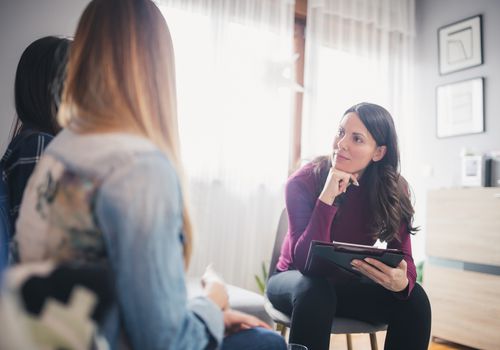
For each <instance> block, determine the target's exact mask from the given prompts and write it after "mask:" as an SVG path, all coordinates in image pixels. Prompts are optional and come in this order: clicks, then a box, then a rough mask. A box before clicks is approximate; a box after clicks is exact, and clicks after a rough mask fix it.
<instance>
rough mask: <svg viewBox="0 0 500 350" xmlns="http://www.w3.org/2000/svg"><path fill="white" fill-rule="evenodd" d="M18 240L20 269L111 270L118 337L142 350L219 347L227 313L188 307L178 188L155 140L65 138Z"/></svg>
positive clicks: (23, 212)
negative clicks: (122, 334) (68, 264)
mask: <svg viewBox="0 0 500 350" xmlns="http://www.w3.org/2000/svg"><path fill="white" fill-rule="evenodd" d="M16 232H17V233H16V240H17V245H18V250H19V252H18V253H19V258H20V260H21V262H25V261H26V262H27V261H41V260H47V259H51V260H55V261H56V262H64V261H72V262H78V261H81V262H101V261H105V262H109V263H110V265H111V268H112V270H113V272H114V275H115V283H116V292H117V298H118V305H119V314H120V319H116V324H115V329H117V328H118V323H119V322H121V323H122V324H123V325H124V326H125V330H126V333H127V336H128V338H129V339H130V342H131V345H133V347H134V348H136V349H139V348H140V349H176V350H177V349H179V350H180V349H204V348H207V347H212V346H213V347H217V346H218V345H219V344H220V343H221V341H222V336H223V332H224V325H223V319H222V313H221V311H220V309H219V308H218V307H217V306H216V305H215V304H214V303H213V302H212V301H210V300H209V299H207V298H205V297H199V298H196V299H193V300H190V301H188V300H187V297H186V287H185V276H184V262H183V257H182V239H183V232H182V198H181V192H180V186H179V179H178V177H177V175H176V172H175V170H174V167H173V166H172V164H171V162H170V161H169V160H168V158H167V157H166V156H165V155H164V154H163V153H161V152H160V151H159V150H158V149H157V148H156V147H155V146H154V145H153V144H152V143H151V142H149V141H148V140H146V139H144V138H141V137H138V136H133V135H129V134H122V133H107V134H89V135H79V134H75V133H73V132H71V131H69V130H64V131H62V132H61V133H60V134H59V135H58V136H57V137H56V138H55V139H54V140H53V141H52V143H51V144H50V145H49V147H48V148H47V149H46V152H45V154H44V156H43V157H42V159H41V160H40V162H39V164H38V165H37V167H36V169H35V172H34V174H33V176H32V177H31V178H30V180H29V182H28V185H27V188H26V191H25V194H24V197H23V202H22V205H21V209H20V213H19V219H18V221H17V223H16ZM107 337H108V340H109V341H110V344H112V347H113V344H115V339H110V337H111V336H110V335H109V334H107Z"/></svg>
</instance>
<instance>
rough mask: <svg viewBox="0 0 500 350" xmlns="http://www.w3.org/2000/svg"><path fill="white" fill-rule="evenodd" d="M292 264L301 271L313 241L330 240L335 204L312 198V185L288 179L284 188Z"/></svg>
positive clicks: (300, 180) (313, 196) (295, 178)
mask: <svg viewBox="0 0 500 350" xmlns="http://www.w3.org/2000/svg"><path fill="white" fill-rule="evenodd" d="M285 199H286V207H287V211H288V223H289V226H288V230H289V234H290V243H291V248H290V249H291V256H292V259H293V265H294V266H295V268H297V269H299V270H300V271H304V268H305V264H306V260H307V254H308V252H309V247H310V244H311V241H312V240H318V241H323V242H328V241H330V229H331V225H332V222H333V218H334V217H335V214H336V212H337V207H336V206H334V205H328V204H326V203H324V202H322V201H321V200H319V199H317V198H316V197H315V193H314V191H313V189H312V184H309V183H305V182H304V181H303V180H302V179H301V178H300V177H293V178H291V179H290V180H289V181H288V183H287V185H286V191H285Z"/></svg>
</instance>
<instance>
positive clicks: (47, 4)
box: [0, 0, 89, 154]
mask: <svg viewBox="0 0 500 350" xmlns="http://www.w3.org/2000/svg"><path fill="white" fill-rule="evenodd" d="M88 2H89V0H0V48H1V49H0V153H1V154H3V152H4V150H5V148H6V147H7V144H8V136H9V133H10V128H11V125H12V122H13V120H14V118H15V109H14V77H15V73H16V67H17V63H18V61H19V58H20V57H21V54H22V52H23V50H24V49H25V48H26V46H28V45H29V44H30V43H31V42H32V41H34V40H35V39H38V38H41V37H43V36H46V35H62V36H73V34H74V31H75V29H76V25H77V23H78V19H79V18H80V15H81V13H82V12H83V9H84V8H85V6H86V5H87V3H88Z"/></svg>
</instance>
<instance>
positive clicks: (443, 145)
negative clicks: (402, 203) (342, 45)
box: [412, 0, 500, 247]
mask: <svg viewBox="0 0 500 350" xmlns="http://www.w3.org/2000/svg"><path fill="white" fill-rule="evenodd" d="M478 14H482V15H483V61H484V64H483V65H481V66H477V67H473V68H469V69H466V70H463V71H459V72H454V73H450V74H446V75H442V76H441V75H439V71H438V43H437V30H438V28H439V27H442V26H444V25H447V24H450V23H453V22H456V21H459V20H461V19H465V18H467V17H471V16H475V15H478ZM416 16H417V18H416V25H417V37H416V50H415V52H416V64H417V66H416V78H417V94H416V98H417V101H416V102H417V103H416V106H417V110H416V112H417V113H416V117H417V121H416V123H415V125H416V126H417V128H416V130H415V133H416V135H417V137H416V140H418V145H416V146H417V152H416V159H415V160H414V161H415V162H416V164H417V167H416V168H417V169H418V170H417V171H416V174H414V180H413V182H412V186H413V189H414V190H415V194H416V199H417V205H416V211H417V216H416V218H417V221H418V224H420V225H422V227H423V232H421V233H420V234H417V237H416V240H415V241H416V242H417V246H418V247H423V240H422V238H421V237H425V215H426V205H425V201H426V199H427V198H426V196H427V191H428V190H429V189H432V188H440V187H457V186H460V165H461V159H460V150H461V148H462V147H466V148H468V149H471V150H475V151H476V152H487V151H490V150H500V115H499V111H500V98H499V97H500V41H499V38H498V36H499V33H500V20H499V19H500V1H498V0H474V1H471V0H417V1H416ZM475 77H484V78H485V79H484V81H485V85H484V94H485V95H484V96H485V110H484V112H485V127H486V132H485V133H482V134H475V135H465V136H457V137H450V138H445V139H438V138H437V137H436V97H435V94H436V87H437V86H438V85H443V84H448V83H452V82H456V81H460V80H465V79H470V78H475ZM426 172H427V173H429V172H430V174H427V175H426V174H425V173H426ZM457 215H465V213H457ZM418 236H421V237H418Z"/></svg>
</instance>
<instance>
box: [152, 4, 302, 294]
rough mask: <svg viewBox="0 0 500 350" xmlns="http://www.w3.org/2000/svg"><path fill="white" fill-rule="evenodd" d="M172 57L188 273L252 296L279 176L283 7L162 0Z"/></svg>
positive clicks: (283, 151)
mask: <svg viewBox="0 0 500 350" xmlns="http://www.w3.org/2000/svg"><path fill="white" fill-rule="evenodd" d="M159 5H160V8H161V9H162V12H163V13H164V15H165V18H166V20H167V23H168V25H169V28H170V30H171V34H172V38H173V42H174V50H175V56H176V72H177V89H178V101H179V105H178V108H179V128H180V134H181V146H182V158H183V162H184V165H185V169H186V173H187V175H188V181H189V200H190V204H191V205H190V206H191V209H192V210H191V211H192V213H193V221H194V226H195V235H196V237H195V239H196V241H195V253H194V257H193V260H192V263H191V268H190V274H191V275H200V274H201V273H202V272H203V270H204V268H205V266H206V265H207V264H208V263H213V264H214V267H215V268H216V269H217V270H219V271H220V272H221V273H222V275H223V276H224V278H225V279H226V280H227V281H228V282H230V283H233V284H236V285H240V286H243V287H246V288H251V289H256V283H255V280H254V274H259V273H260V266H261V263H262V262H263V261H267V262H268V261H269V259H270V254H271V250H272V245H273V243H274V234H275V229H276V225H277V221H278V217H279V213H280V210H281V209H282V208H283V206H284V199H283V198H284V196H283V185H284V183H285V181H286V178H287V162H288V145H289V134H290V127H289V125H290V118H291V113H292V111H291V108H292V102H293V100H292V98H293V91H292V90H293V76H291V74H293V72H294V70H293V69H292V68H293V44H292V43H293V11H294V2H293V1H291V0H234V1H233V0H225V1H224V0H213V1H206V0H205V1H203V0H182V1H180V0H162V1H159Z"/></svg>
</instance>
